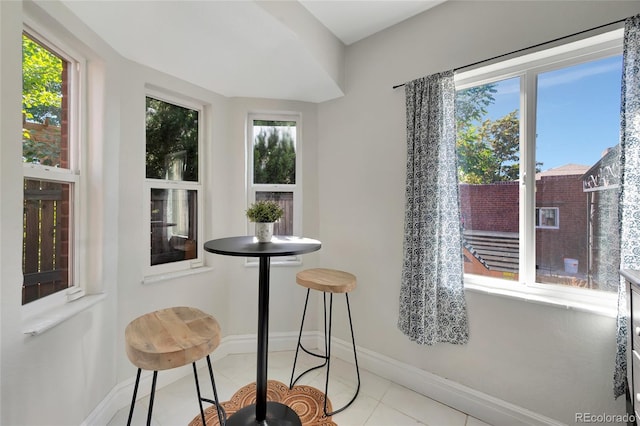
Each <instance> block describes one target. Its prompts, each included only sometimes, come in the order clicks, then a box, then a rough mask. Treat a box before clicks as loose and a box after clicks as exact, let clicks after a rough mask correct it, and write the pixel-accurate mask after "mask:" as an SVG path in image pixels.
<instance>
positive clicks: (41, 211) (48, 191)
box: [22, 179, 69, 304]
mask: <svg viewBox="0 0 640 426" xmlns="http://www.w3.org/2000/svg"><path fill="white" fill-rule="evenodd" d="M23 232H24V242H23V248H22V271H23V274H24V281H23V283H22V304H26V303H29V302H32V301H34V300H37V299H39V298H41V297H44V296H47V295H49V294H52V293H55V292H57V291H60V290H63V289H65V288H68V286H69V278H68V277H69V274H68V264H69V258H68V254H67V253H68V244H69V187H68V186H67V185H65V184H61V183H56V182H46V181H39V180H32V179H25V181H24V211H23Z"/></svg>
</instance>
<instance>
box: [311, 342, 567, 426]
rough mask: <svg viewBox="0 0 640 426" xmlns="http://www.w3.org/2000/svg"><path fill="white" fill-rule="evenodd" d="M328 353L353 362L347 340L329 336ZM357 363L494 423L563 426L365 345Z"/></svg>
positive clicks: (386, 377) (377, 373)
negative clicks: (329, 346)
mask: <svg viewBox="0 0 640 426" xmlns="http://www.w3.org/2000/svg"><path fill="white" fill-rule="evenodd" d="M318 339H319V343H318V344H323V343H322V342H323V340H321V339H322V336H319V337H318ZM331 355H332V356H333V355H335V356H336V357H338V358H340V359H342V360H344V361H346V362H353V349H352V347H351V342H346V341H344V340H340V339H335V338H332V339H331ZM358 365H359V366H360V368H363V369H365V370H367V371H370V372H372V373H374V374H376V375H378V376H380V377H382V378H385V379H387V380H391V381H393V382H394V383H397V384H399V385H402V386H404V387H406V388H409V389H411V390H413V391H415V392H418V393H419V394H421V395H424V396H427V397H429V398H431V399H433V400H435V401H438V402H440V403H442V404H445V405H448V406H449V407H452V408H455V409H456V410H459V411H462V412H463V413H467V414H468V415H470V416H471V417H475V418H477V419H479V420H482V421H484V422H486V423H489V424H491V425H494V426H502V425H505V426H519V425H523V426H524V425H531V426H534V425H535V426H564V423H561V422H559V421H557V420H554V419H551V418H549V417H545V416H543V415H541V414H538V413H534V412H533V411H530V410H527V409H525V408H522V407H519V406H517V405H514V404H511V403H508V402H506V401H503V400H501V399H498V398H495V397H493V396H491V395H487V394H485V393H482V392H479V391H477V390H475V389H471V388H469V387H467V386H464V385H461V384H459V383H456V382H454V381H451V380H448V379H445V378H443V377H440V376H437V375H435V374H433V373H429V372H428V371H425V370H421V369H419V368H417V367H414V366H412V365H409V364H405V363H402V362H400V361H397V360H395V359H392V358H389V357H387V356H384V355H381V354H379V353H377V352H373V351H370V350H367V349H365V348H360V347H358Z"/></svg>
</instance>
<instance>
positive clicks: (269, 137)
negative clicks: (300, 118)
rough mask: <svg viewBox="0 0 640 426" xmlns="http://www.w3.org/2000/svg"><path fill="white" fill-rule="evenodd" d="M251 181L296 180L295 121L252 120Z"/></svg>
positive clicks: (280, 182) (289, 182)
mask: <svg viewBox="0 0 640 426" xmlns="http://www.w3.org/2000/svg"><path fill="white" fill-rule="evenodd" d="M253 135H254V139H253V183H263V184H281V185H282V184H295V183H296V122H295V121H272V120H254V121H253Z"/></svg>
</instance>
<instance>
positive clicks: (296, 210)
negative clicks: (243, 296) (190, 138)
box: [246, 112, 302, 265]
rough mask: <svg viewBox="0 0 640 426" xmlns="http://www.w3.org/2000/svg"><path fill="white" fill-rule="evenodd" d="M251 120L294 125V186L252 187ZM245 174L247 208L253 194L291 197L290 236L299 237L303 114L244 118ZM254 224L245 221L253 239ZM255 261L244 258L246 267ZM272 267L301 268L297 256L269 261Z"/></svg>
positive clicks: (269, 185)
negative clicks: (292, 123) (289, 266)
mask: <svg viewBox="0 0 640 426" xmlns="http://www.w3.org/2000/svg"><path fill="white" fill-rule="evenodd" d="M254 120H269V121H295V122H296V146H295V149H296V183H295V184H286V185H283V184H254V183H253V141H254V138H255V135H254V134H253V122H254ZM246 135H247V141H246V153H247V155H246V158H247V162H246V170H247V208H249V206H250V205H251V204H252V203H253V202H254V201H255V199H256V192H263V191H264V192H292V193H293V235H298V236H299V235H302V114H300V113H297V112H251V113H249V114H248V116H247V130H246ZM254 232H255V224H254V223H253V222H250V221H249V220H248V219H247V235H253V234H254ZM257 264H258V260H257V258H247V265H257ZM271 264H272V265H273V264H300V257H299V256H283V257H277V258H273V259H271Z"/></svg>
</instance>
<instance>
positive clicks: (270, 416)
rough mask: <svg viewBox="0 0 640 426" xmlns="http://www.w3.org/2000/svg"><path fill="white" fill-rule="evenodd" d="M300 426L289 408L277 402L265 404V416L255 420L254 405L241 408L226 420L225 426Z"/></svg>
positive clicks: (298, 420)
mask: <svg viewBox="0 0 640 426" xmlns="http://www.w3.org/2000/svg"><path fill="white" fill-rule="evenodd" d="M255 425H260V426H276V425H277V426H302V422H301V421H300V418H299V417H298V415H297V414H296V412H295V411H293V410H292V409H291V408H289V407H287V406H286V405H284V404H280V403H279V402H273V401H268V402H267V416H266V418H265V419H264V420H262V421H258V420H256V406H255V404H252V405H248V406H246V407H243V408H241V409H240V410H238V411H237V412H235V413H234V414H233V415H231V416H230V417H229V418H228V419H227V426H255Z"/></svg>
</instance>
